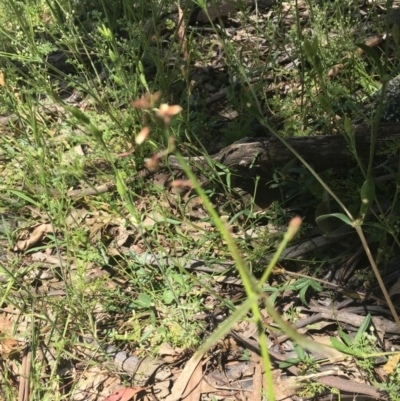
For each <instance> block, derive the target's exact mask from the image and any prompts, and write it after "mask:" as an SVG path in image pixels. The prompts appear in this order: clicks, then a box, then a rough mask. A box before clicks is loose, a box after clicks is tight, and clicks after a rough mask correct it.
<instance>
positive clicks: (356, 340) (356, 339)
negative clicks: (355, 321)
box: [354, 313, 371, 343]
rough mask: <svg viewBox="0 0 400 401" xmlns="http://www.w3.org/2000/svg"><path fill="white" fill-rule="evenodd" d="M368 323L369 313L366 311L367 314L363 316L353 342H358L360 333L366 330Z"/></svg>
mask: <svg viewBox="0 0 400 401" xmlns="http://www.w3.org/2000/svg"><path fill="white" fill-rule="evenodd" d="M370 324H371V314H370V313H368V315H367V316H365V318H364V320H363V322H362V323H361V325H360V327H359V329H358V331H357V334H356V336H355V337H354V342H355V343H358V342H359V341H360V340H361V337H362V335H363V334H364V333H365V332H366V331H367V329H368V327H369V325H370Z"/></svg>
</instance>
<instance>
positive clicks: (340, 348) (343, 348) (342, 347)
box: [331, 337, 364, 358]
mask: <svg viewBox="0 0 400 401" xmlns="http://www.w3.org/2000/svg"><path fill="white" fill-rule="evenodd" d="M331 344H332V346H333V347H334V348H335V349H336V350H338V351H340V352H343V353H344V354H348V355H352V356H356V357H358V358H364V353H362V352H360V351H357V350H355V349H353V348H349V347H347V346H346V345H344V344H343V343H341V342H340V341H339V340H338V339H337V338H335V337H331Z"/></svg>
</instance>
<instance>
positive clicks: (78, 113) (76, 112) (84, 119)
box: [64, 106, 90, 125]
mask: <svg viewBox="0 0 400 401" xmlns="http://www.w3.org/2000/svg"><path fill="white" fill-rule="evenodd" d="M64 107H65V108H66V109H67V110H68V111H69V112H70V113H71V114H72V115H73V116H74V117H75V118H76V119H77V120H78V121H80V122H81V123H83V124H86V125H89V124H90V118H89V117H88V116H87V115H85V114H84V113H82V112H81V111H80V110H79V109H78V108H77V107H72V106H64Z"/></svg>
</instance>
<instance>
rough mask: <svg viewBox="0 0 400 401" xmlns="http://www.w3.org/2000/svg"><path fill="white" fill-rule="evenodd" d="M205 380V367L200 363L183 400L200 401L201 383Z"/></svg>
mask: <svg viewBox="0 0 400 401" xmlns="http://www.w3.org/2000/svg"><path fill="white" fill-rule="evenodd" d="M202 380H203V366H202V364H201V363H199V364H198V365H197V367H196V369H195V370H194V372H193V374H192V376H191V377H190V379H189V382H188V384H187V387H186V391H185V394H183V395H182V400H185V401H199V400H200V397H201V381H202Z"/></svg>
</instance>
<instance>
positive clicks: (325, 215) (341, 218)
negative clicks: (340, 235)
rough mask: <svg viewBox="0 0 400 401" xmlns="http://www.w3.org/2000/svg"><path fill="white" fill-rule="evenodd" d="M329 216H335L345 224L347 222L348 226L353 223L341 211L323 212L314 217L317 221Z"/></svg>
mask: <svg viewBox="0 0 400 401" xmlns="http://www.w3.org/2000/svg"><path fill="white" fill-rule="evenodd" d="M330 217H336V218H338V219H340V220H342V221H343V222H345V223H346V224H348V225H349V226H353V223H352V222H351V220H350V219H349V218H348V217H347V216H346V215H345V214H343V213H330V214H323V215H321V216H318V217H317V218H316V221H317V223H318V222H319V221H322V220H324V219H329V218H330Z"/></svg>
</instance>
